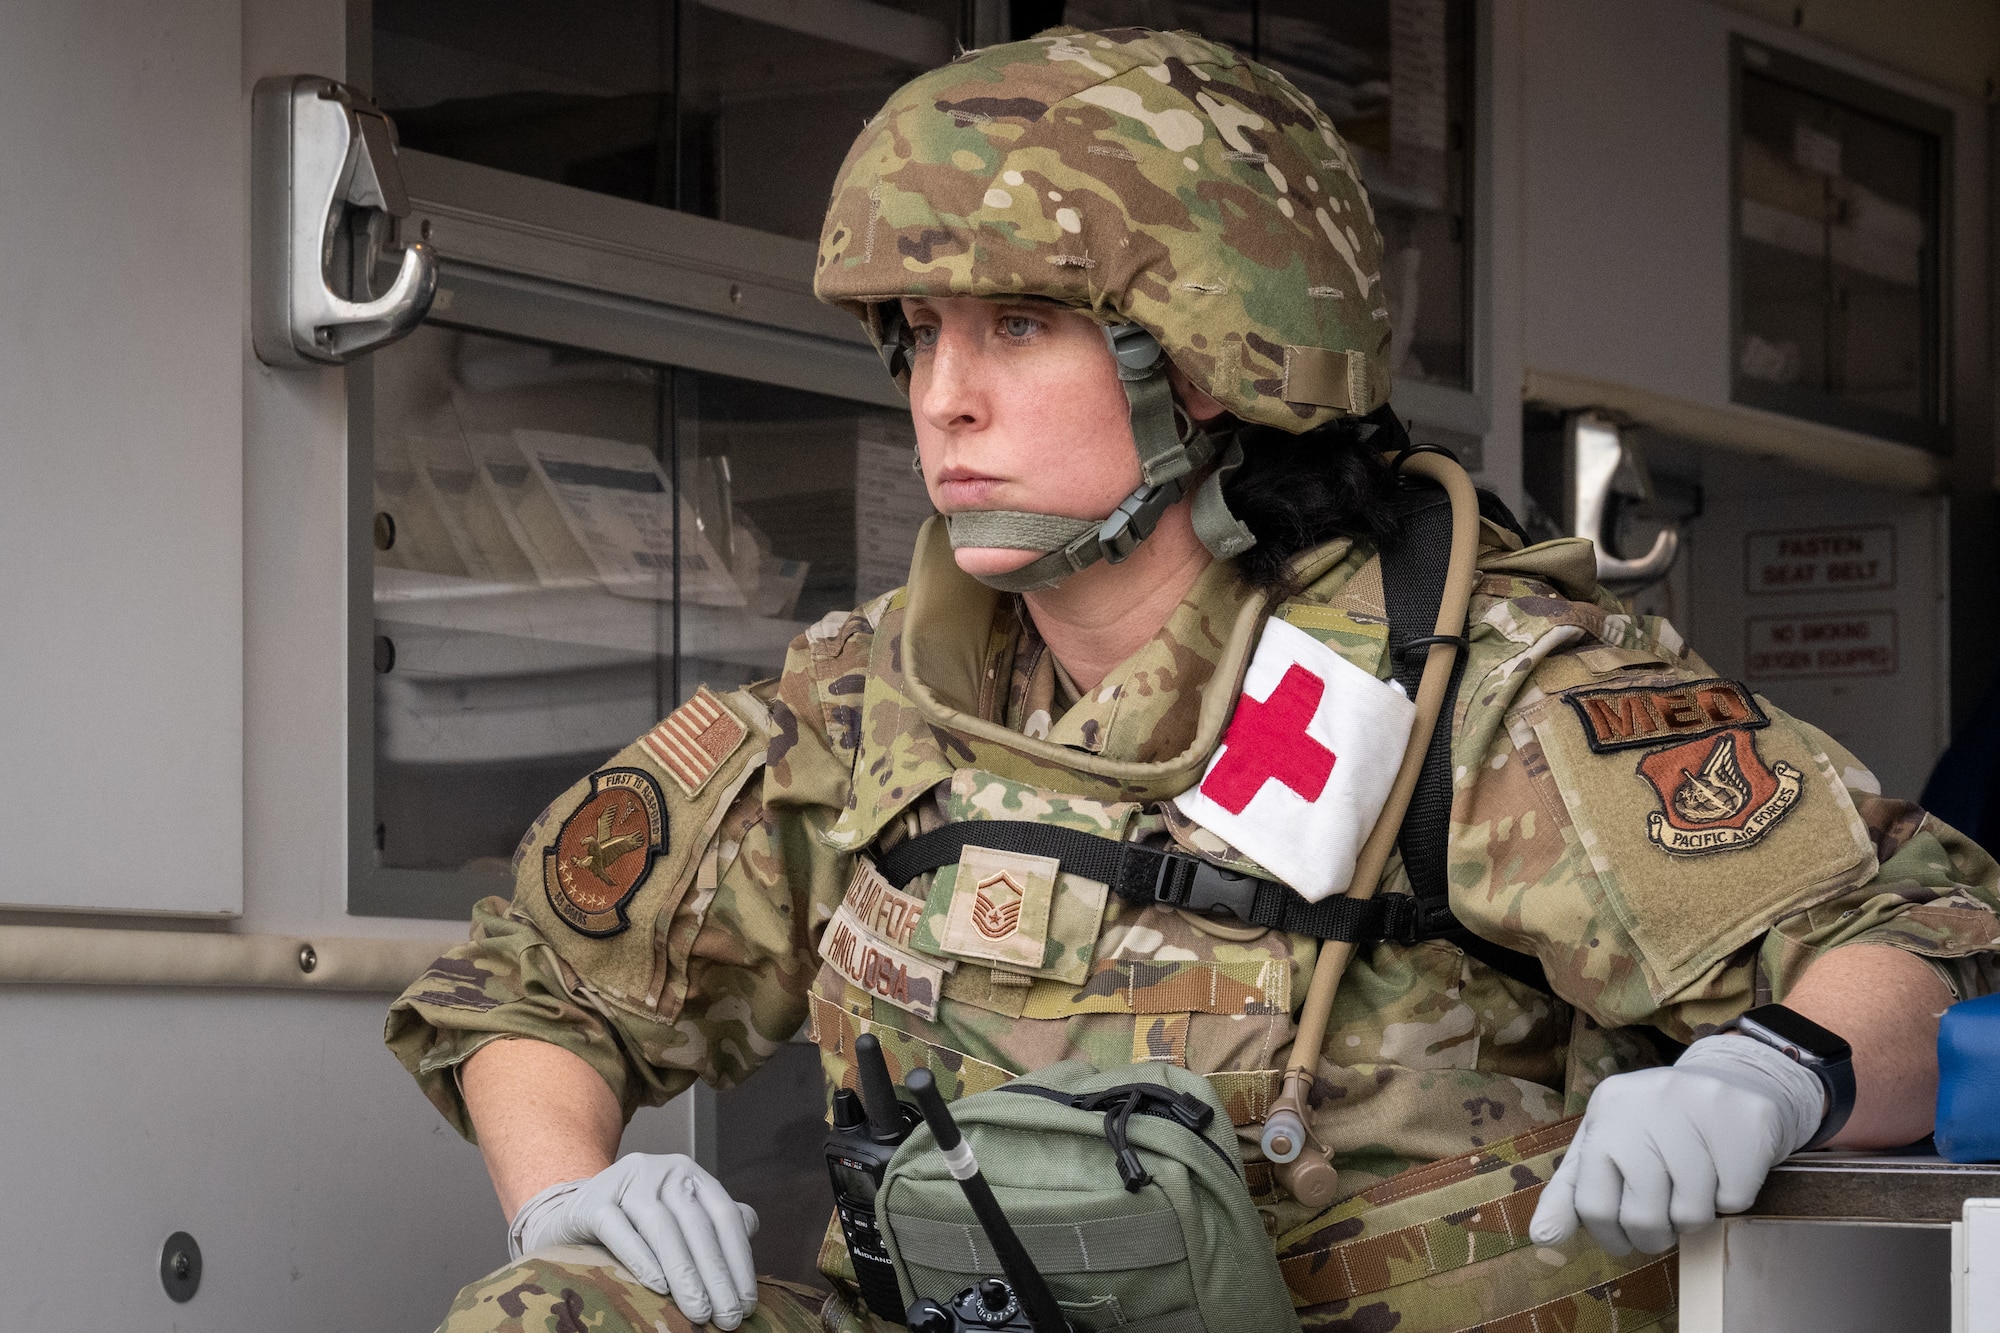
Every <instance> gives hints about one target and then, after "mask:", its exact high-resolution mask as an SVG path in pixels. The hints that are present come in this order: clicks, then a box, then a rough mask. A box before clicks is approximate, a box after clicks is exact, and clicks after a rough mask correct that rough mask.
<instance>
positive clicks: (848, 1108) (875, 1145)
mask: <svg viewBox="0 0 2000 1333" xmlns="http://www.w3.org/2000/svg"><path fill="white" fill-rule="evenodd" d="M854 1064H855V1069H856V1072H857V1073H858V1074H859V1081H860V1084H861V1091H860V1093H859V1094H858V1095H857V1094H856V1093H855V1091H854V1090H853V1089H852V1088H842V1089H840V1090H839V1091H838V1092H836V1093H834V1094H833V1129H832V1130H831V1132H829V1133H828V1134H827V1136H826V1169H827V1174H828V1175H829V1176H831V1177H832V1178H833V1203H834V1210H835V1211H836V1212H837V1213H838V1214H839V1217H840V1232H841V1235H843V1236H844V1237H846V1239H847V1253H848V1255H849V1257H850V1258H852V1259H853V1260H854V1277H855V1280H856V1281H857V1282H858V1283H859V1284H860V1286H861V1295H862V1298H863V1299H864V1300H866V1301H867V1302H868V1308H869V1309H870V1310H872V1311H874V1312H875V1313H876V1314H877V1315H878V1316H880V1317H881V1318H883V1319H886V1320H888V1321H890V1322H891V1323H895V1324H900V1323H902V1322H903V1293H902V1290H901V1288H899V1287H898V1286H897V1285H896V1268H895V1265H894V1264H892V1263H891V1262H890V1261H889V1251H888V1248H887V1247H886V1246H885V1245H883V1243H882V1230H881V1227H880V1226H879V1225H877V1223H876V1220H875V1192H876V1191H877V1190H878V1189H880V1188H881V1185H882V1173H883V1172H884V1171H887V1170H888V1169H889V1159H890V1158H891V1157H894V1156H895V1155H896V1148H897V1145H899V1144H901V1143H902V1141H903V1140H904V1139H906V1138H908V1137H909V1136H910V1131H911V1130H913V1129H915V1128H916V1126H917V1121H918V1114H917V1112H916V1110H915V1109H914V1108H912V1107H908V1106H905V1105H903V1103H902V1102H900V1101H898V1100H897V1098H896V1086H895V1084H894V1083H892V1082H891V1081H890V1079H889V1065H888V1062H887V1061H886V1060H884V1059H883V1058H882V1043H881V1042H879V1041H877V1040H876V1038H875V1036H874V1034H873V1033H863V1034H862V1035H861V1036H859V1037H856V1038H855V1039H854Z"/></svg>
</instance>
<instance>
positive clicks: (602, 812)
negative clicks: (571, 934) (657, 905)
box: [542, 768, 667, 939]
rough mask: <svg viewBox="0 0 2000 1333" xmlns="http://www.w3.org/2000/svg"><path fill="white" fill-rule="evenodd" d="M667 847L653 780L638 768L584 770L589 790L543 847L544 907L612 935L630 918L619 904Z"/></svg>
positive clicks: (585, 931)
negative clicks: (545, 894)
mask: <svg viewBox="0 0 2000 1333" xmlns="http://www.w3.org/2000/svg"><path fill="white" fill-rule="evenodd" d="M666 849H667V815H666V805H665V802H664V801H663V799H662V798H661V795H660V784H659V783H657V782H655V781H654V780H653V778H652V775H651V774H649V773H647V772H645V771H644V770H643V769H637V768H607V769H603V770H601V771H600V772H597V773H593V774H591V777H590V795H589V796H588V797H587V798H585V800H584V802H583V804H582V805H579V806H578V807H577V808H576V809H575V811H574V812H572V813H571V815H570V817H569V818H568V819H565V820H564V821H563V824H562V828H561V829H560V830H559V831H558V832H557V834H556V837H555V841H554V843H553V844H552V845H551V846H549V847H548V848H546V849H545V850H544V851H543V852H542V886H543V888H545V889H546V890H547V891H548V895H549V906H551V907H553V908H554V909H555V911H556V915H557V916H560V917H561V918H562V919H563V920H564V921H566V922H568V923H569V925H570V927H571V929H573V930H575V931H576V932H577V933H578V934H581V935H590V936H593V937H596V938H600V939H601V938H603V937H605V936H607V935H616V934H618V933H619V932H620V931H622V930H624V929H625V928H626V927H627V926H629V925H631V922H630V921H629V920H628V919H627V918H626V915H625V905H626V904H627V903H628V902H630V901H631V900H632V895H633V894H634V893H636V892H638V890H639V886H640V885H641V884H643V883H645V881H646V872H647V871H649V870H651V869H652V868H653V858H654V857H656V856H658V855H659V854H660V853H661V852H664V851H665V850H666Z"/></svg>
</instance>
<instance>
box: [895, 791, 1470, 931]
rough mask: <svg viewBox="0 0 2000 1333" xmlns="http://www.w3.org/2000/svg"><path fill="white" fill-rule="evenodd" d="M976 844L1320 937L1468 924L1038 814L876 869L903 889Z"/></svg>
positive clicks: (1157, 898)
mask: <svg viewBox="0 0 2000 1333" xmlns="http://www.w3.org/2000/svg"><path fill="white" fill-rule="evenodd" d="M967 847H991V848H993V849H994V850H996V851H1003V852H1020V853H1023V854H1025V855H1028V856H1048V857H1053V858H1055V860H1057V861H1058V862H1060V863H1061V865H1062V870H1063V873H1064V874H1066V875H1080V876H1082V877H1083V878H1084V879H1094V880H1096V881H1097V882H1098V883H1100V884H1103V885H1106V886H1107V887H1109V888H1110V890H1111V892H1113V893H1115V894H1117V895H1118V896H1119V897H1120V898H1122V899H1123V900H1125V901H1126V902H1129V903H1135V904H1138V905H1139V906H1142V907H1145V906H1154V905H1157V906H1160V907H1179V908H1183V909H1185V910H1187V911H1190V912H1199V913H1202V914H1203V915H1206V916H1212V917H1215V918H1216V919H1218V920H1226V921H1239V922H1243V923H1245V924H1248V925H1256V926H1266V927H1269V928H1271V929H1275V930H1282V931H1285V932H1286V933H1287V934H1293V935H1310V936H1311V937H1313V938H1314V939H1321V940H1351V941H1353V942H1355V943H1357V944H1373V943H1375V942H1377V941H1379V940H1394V941H1396V942H1398V943H1400V944H1414V943H1416V942H1417V941H1418V940H1421V939H1430V938H1433V937H1435V936H1436V935H1438V934H1440V933H1441V929H1450V928H1456V926H1457V924H1458V923H1457V921H1455V920H1453V919H1452V916H1451V909H1450V907H1449V906H1448V905H1447V906H1446V907H1445V915H1444V917H1443V919H1442V920H1441V921H1440V920H1433V919H1430V918H1428V917H1427V916H1426V915H1425V905H1424V904H1422V903H1420V902H1418V901H1417V900H1416V899H1415V898H1412V897H1409V896H1408V895H1405V894H1395V895H1391V896H1388V897H1380V898H1371V899H1369V900H1367V901H1366V902H1356V901H1354V900H1353V899H1351V898H1341V897H1333V898H1327V899H1324V900H1323V901H1321V902H1316V903H1309V902H1307V901H1306V900H1305V899H1304V898H1301V897H1300V896H1299V895H1298V894H1297V893H1295V892H1293V890H1292V889H1291V888H1290V887H1288V886H1287V885H1284V884H1280V883H1279V882H1278V881H1276V880H1274V879H1261V878H1258V877H1256V876H1253V875H1243V874H1238V873H1237V872H1235V871H1233V870H1226V869H1224V868H1223V867H1221V866H1218V865H1216V864H1215V863H1213V862H1211V861H1204V860H1203V859H1202V858H1200V857H1199V856H1190V855H1188V854H1187V853H1186V852H1183V851H1178V850H1175V849H1172V848H1164V847H1147V846H1143V845H1141V844H1139V843H1136V842H1119V841H1116V840H1114V839H1111V838H1103V837H1099V836H1098V835H1097V834H1095V833H1084V832H1082V831H1080V830H1078V829H1067V828H1059V827H1057V826H1055V825H1053V824H1037V823H1034V822H1032V821H1029V820H1015V819H973V820H966V821H964V822H961V823H957V824H946V825H944V826H943V827H942V828H937V829H933V830H932V831H931V832H929V833H922V834H919V835H917V836H916V837H914V838H909V839H906V840H905V841H903V842H900V843H898V844H896V846H895V847H894V848H893V849H892V850H890V851H889V852H887V853H885V854H884V855H883V856H882V858H881V859H880V860H879V861H877V862H876V863H875V868H876V869H877V870H879V871H881V872H882V877H883V878H884V879H886V880H888V881H889V883H890V884H892V885H894V886H895V887H896V888H899V889H900V888H902V887H903V886H904V885H906V884H908V883H909V882H910V881H911V880H913V879H915V878H916V877H917V876H918V875H921V874H924V873H925V872H927V871H932V870H936V869H938V868H939V867H941V866H948V865H952V864H955V863H956V862H957V860H958V858H959V854H960V853H961V852H963V851H964V850H965V849H966V848H967ZM1432 910H1433V911H1434V910H1435V909H1432Z"/></svg>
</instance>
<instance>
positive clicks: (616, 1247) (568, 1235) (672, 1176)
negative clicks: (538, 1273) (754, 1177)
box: [507, 1153, 757, 1329]
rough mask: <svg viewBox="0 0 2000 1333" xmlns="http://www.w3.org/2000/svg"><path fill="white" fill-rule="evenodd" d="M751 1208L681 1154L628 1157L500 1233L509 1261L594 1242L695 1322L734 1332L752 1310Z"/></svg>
mask: <svg viewBox="0 0 2000 1333" xmlns="http://www.w3.org/2000/svg"><path fill="white" fill-rule="evenodd" d="M755 1234H757V1210H756V1209H754V1208H752V1207H750V1205H748V1204H745V1203H738V1202H736V1201H735V1200H734V1199H732V1198H730V1197H729V1193H728V1191H726V1190H724V1189H723V1188H722V1182H721V1181H719V1180H717V1179H716V1178H715V1177H714V1176H711V1175H710V1174H708V1172H706V1171H704V1170H702V1169H701V1167H700V1166H698V1165H696V1163H695V1160H694V1159H693V1158H692V1157H686V1156H683V1155H682V1154H680V1153H667V1154H664V1155H661V1154H647V1153H633V1154H631V1155H629V1156H626V1157H621V1158H619V1159H618V1160H617V1161H615V1162H613V1163H612V1164H611V1165H610V1166H607V1167H605V1168H604V1169H603V1170H602V1171H600V1172H598V1173H597V1174H596V1175H594V1176H591V1177H589V1178H588V1179H584V1180H570V1181H564V1182H563V1183H562V1184H559V1185H551V1186H549V1187H548V1188H547V1189H545V1190H543V1191H542V1192H541V1193H540V1194H537V1195H536V1196H535V1197H534V1198H532V1199H530V1200H528V1201H527V1202H526V1203H524V1204H522V1205H521V1210H520V1211H519V1212H518V1213H516V1214H514V1225H513V1226H511V1227H509V1228H508V1230H507V1245H508V1249H509V1252H510V1253H511V1254H512V1256H513V1257H514V1258H516V1259H519V1258H520V1257H521V1256H522V1255H524V1254H529V1253H532V1252H534V1251H536V1250H540V1249H545V1248H547V1247H548V1246H551V1245H590V1244H596V1245H601V1246H603V1247H604V1248H605V1249H607V1250H609V1251H611V1254H612V1256H613V1257H614V1258H616V1259H617V1260H618V1262H619V1263H621V1264H623V1265H625V1267H626V1268H627V1269H628V1270H629V1271H630V1272H631V1274H632V1276H633V1277H635V1278H637V1279H639V1281H640V1282H642V1283H644V1284H645V1285H646V1286H648V1287H650V1288H651V1289H653V1290H654V1291H657V1292H659V1293H660V1294H661V1295H662V1296H667V1295H671V1296H672V1297H673V1298H674V1304H675V1305H677V1306H679V1307H680V1311H681V1313H682V1314H684V1315H686V1316H687V1317H688V1319H689V1320H691V1321H692V1322H694V1323H696V1324H702V1323H709V1322H713V1323H714V1324H715V1326H716V1327H717V1328H725V1329H728V1328H735V1327H736V1326H737V1325H739V1324H741V1323H742V1322H743V1320H744V1317H745V1316H746V1315H748V1314H749V1313H750V1312H751V1311H752V1310H754V1309H756V1308H757V1266H756V1264H755V1263H754V1262H753V1261H752V1260H751V1258H750V1237H752V1236H754V1235H755Z"/></svg>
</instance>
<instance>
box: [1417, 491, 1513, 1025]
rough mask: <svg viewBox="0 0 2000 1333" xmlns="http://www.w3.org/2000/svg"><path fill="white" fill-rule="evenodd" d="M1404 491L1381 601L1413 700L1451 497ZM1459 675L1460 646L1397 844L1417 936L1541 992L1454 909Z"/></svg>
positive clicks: (1441, 581)
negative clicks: (1419, 921)
mask: <svg viewBox="0 0 2000 1333" xmlns="http://www.w3.org/2000/svg"><path fill="white" fill-rule="evenodd" d="M1405 494H1406V498H1405V501H1404V505H1403V512H1402V527H1401V531H1400V532H1399V533H1398V535H1397V538H1396V540H1394V541H1392V542H1389V543H1387V544H1386V545H1384V546H1383V548H1382V599H1383V602H1384V603H1385V604H1386V606H1387V609H1388V612H1389V654H1390V658H1391V661H1392V662H1393V664H1394V671H1395V676H1396V680H1397V681H1398V682H1399V683H1400V684H1401V685H1402V686H1403V688H1404V689H1405V690H1407V691H1409V694H1410V697H1411V698H1413V699H1414V698H1416V695H1417V685H1418V682H1419V681H1421V680H1422V679H1423V674H1424V661H1425V659H1426V658H1428V657H1429V656H1430V654H1429V651H1428V650H1427V649H1426V648H1425V647H1424V646H1422V645H1419V646H1418V647H1417V649H1416V651H1415V652H1411V651H1409V649H1410V645H1411V644H1412V643H1413V642H1415V641H1416V640H1419V639H1427V638H1429V637H1430V636H1431V635H1432V634H1434V633H1435V632H1436V629H1437V615H1438V604H1439V603H1440V602H1441V601H1443V599H1444V585H1445V575H1446V572H1447V570H1448V568H1449V566H1450V562H1451V501H1450V499H1449V497H1447V496H1446V495H1445V494H1444V492H1443V491H1442V490H1440V489H1438V488H1437V487H1433V486H1426V487H1423V488H1422V489H1421V490H1413V491H1409V492H1406V493H1405ZM1482 498H1483V497H1482ZM1494 503H1496V504H1497V503H1498V502H1497V501H1495V502H1494ZM1482 507H1484V506H1483V505H1482ZM1461 632H1462V631H1461ZM1464 675H1465V654H1464V652H1462V651H1461V652H1460V653H1459V654H1458V658H1457V660H1456V661H1455V662H1453V663H1452V669H1451V683H1450V684H1449V686H1447V687H1446V689H1445V695H1444V704H1443V706H1442V708H1440V709H1439V711H1438V723H1437V729H1436V730H1435V731H1433V732H1432V733H1431V743H1430V748H1429V749H1428V750H1427V751H1425V753H1424V766H1423V768H1422V769H1420V770H1419V771H1418V773H1417V787H1416V790H1415V791H1414V792H1412V793H1411V794H1410V808H1409V810H1408V811H1406V812H1405V813H1404V815H1403V827H1402V831H1401V832H1400V833H1399V834H1398V835H1397V838H1396V846H1397V848H1398V849H1399V850H1400V851H1401V852H1402V854H1403V870H1404V873H1406V874H1407V875H1408V876H1409V877H1410V891H1411V893H1412V894H1413V895H1414V896H1415V898H1416V900H1417V902H1418V904H1419V908H1418V915H1419V916H1420V917H1422V918H1423V919H1424V920H1425V921H1426V922H1427V923H1428V924H1430V926H1431V929H1429V930H1427V931H1426V932H1425V933H1424V935H1423V937H1422V938H1425V939H1444V940H1449V941H1451V942H1452V943H1453V944H1455V945H1457V946H1458V947H1459V948H1461V949H1463V950H1465V951H1466V952H1467V953H1469V954H1471V955H1472V956H1473V957H1474V958H1477V959H1478V960H1479V961H1480V962H1482V963H1485V964H1486V965H1487V966H1488V967H1490V968H1492V969H1494V970H1495V971H1496V972H1500V973H1503V974H1505V975H1506V976H1510V977H1512V978H1514V980H1516V981H1519V982H1523V983H1525V984H1527V985H1530V986H1533V987H1534V988H1535V989H1536V990H1539V991H1544V992H1546V991H1547V990H1548V989H1549V982H1548V978H1547V977H1546V976H1545V975H1543V972H1542V964H1541V962H1540V960H1538V959H1536V958H1534V957H1532V956H1530V955H1528V954H1524V953H1517V952H1515V951H1514V950H1512V949H1508V948H1504V947H1502V946H1501V945H1498V944H1494V943H1493V942H1492V941H1490V940H1486V939H1482V938H1481V937H1480V936H1478V935H1475V934H1473V933H1472V932H1471V931H1469V930H1467V929H1466V928H1465V927H1464V926H1463V925H1461V924H1460V923H1459V921H1458V918H1457V917H1456V916H1454V915H1453V914H1452V910H1451V877H1450V874H1449V861H1450V856H1451V733H1452V715H1453V712H1454V710H1455V709H1456V707H1457V703H1458V685H1459V680H1460V679H1461V678H1462V677H1463V676H1464Z"/></svg>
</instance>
